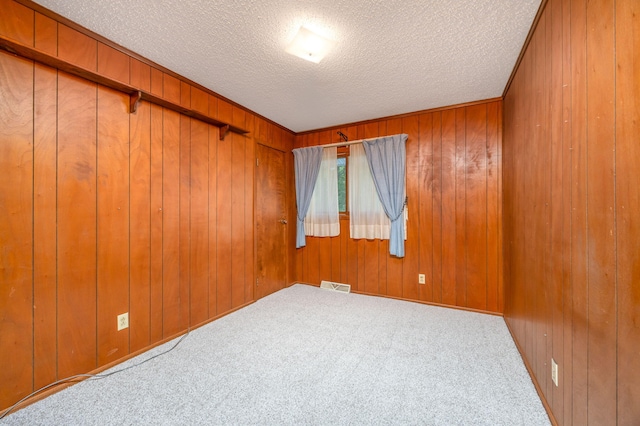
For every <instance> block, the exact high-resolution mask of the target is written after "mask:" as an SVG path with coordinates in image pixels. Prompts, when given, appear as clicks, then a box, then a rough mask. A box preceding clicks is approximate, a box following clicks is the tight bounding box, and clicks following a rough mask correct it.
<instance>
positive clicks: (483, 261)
mask: <svg viewBox="0 0 640 426" xmlns="http://www.w3.org/2000/svg"><path fill="white" fill-rule="evenodd" d="M465 121H466V124H467V125H466V140H467V144H466V151H465V157H466V160H465V164H466V166H465V167H466V172H465V177H466V185H465V193H466V196H465V199H466V212H465V228H466V230H467V232H466V243H465V247H466V262H467V265H466V268H465V269H466V271H467V274H466V283H467V299H468V300H467V303H466V304H465V306H469V307H471V308H475V309H483V310H484V309H486V308H487V160H486V152H487V105H486V104H481V105H475V106H471V107H468V108H467V120H465Z"/></svg>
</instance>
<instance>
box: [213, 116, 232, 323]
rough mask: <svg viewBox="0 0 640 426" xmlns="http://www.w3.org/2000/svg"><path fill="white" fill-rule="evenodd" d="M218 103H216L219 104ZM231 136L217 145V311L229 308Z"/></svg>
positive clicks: (224, 310) (221, 311)
mask: <svg viewBox="0 0 640 426" xmlns="http://www.w3.org/2000/svg"><path fill="white" fill-rule="evenodd" d="M219 105H220V104H218V106H219ZM232 139H233V138H224V140H222V141H220V142H218V143H217V146H218V154H217V161H218V176H217V185H218V187H217V208H216V211H217V212H216V217H217V225H216V235H217V243H216V244H217V251H216V254H217V260H216V263H217V274H218V280H217V299H216V301H217V305H216V306H217V307H216V309H217V312H218V314H220V313H223V312H226V311H228V310H229V309H231V283H232V281H231V279H232V278H231V261H232V259H231V256H232V255H231V245H232V234H231V220H232V219H231V184H230V182H231V180H232V176H233V175H232V173H231V148H232V143H231V142H232Z"/></svg>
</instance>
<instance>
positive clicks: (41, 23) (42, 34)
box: [35, 12, 58, 56]
mask: <svg viewBox="0 0 640 426" xmlns="http://www.w3.org/2000/svg"><path fill="white" fill-rule="evenodd" d="M35 48H36V49H39V50H42V51H43V52H47V53H49V54H50V55H54V56H57V55H58V24H57V23H56V21H54V20H53V19H51V18H49V17H47V16H44V15H41V14H40V13H37V12H36V17H35Z"/></svg>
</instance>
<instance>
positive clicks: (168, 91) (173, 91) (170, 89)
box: [151, 72, 182, 104]
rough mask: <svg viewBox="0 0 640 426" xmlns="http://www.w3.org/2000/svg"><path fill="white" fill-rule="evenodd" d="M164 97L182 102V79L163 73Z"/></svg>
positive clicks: (175, 101) (177, 102) (178, 102)
mask: <svg viewBox="0 0 640 426" xmlns="http://www.w3.org/2000/svg"><path fill="white" fill-rule="evenodd" d="M153 77H154V75H153V72H152V74H151V78H152V80H151V83H152V87H153ZM162 97H163V98H165V99H166V100H168V101H171V102H174V103H176V104H180V102H181V101H182V96H181V93H180V80H178V79H177V78H175V77H173V76H171V75H169V74H167V73H162Z"/></svg>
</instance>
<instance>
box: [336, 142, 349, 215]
mask: <svg viewBox="0 0 640 426" xmlns="http://www.w3.org/2000/svg"><path fill="white" fill-rule="evenodd" d="M337 151H338V152H337V154H338V159H340V158H344V159H345V160H346V161H345V178H344V186H345V188H344V189H345V206H346V211H343V212H341V211H339V212H338V215H339V218H340V220H348V219H349V146H339V147H338V150H337ZM338 191H339V188H338Z"/></svg>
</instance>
